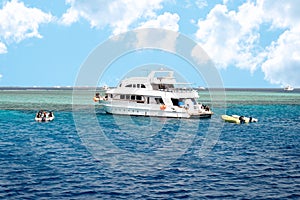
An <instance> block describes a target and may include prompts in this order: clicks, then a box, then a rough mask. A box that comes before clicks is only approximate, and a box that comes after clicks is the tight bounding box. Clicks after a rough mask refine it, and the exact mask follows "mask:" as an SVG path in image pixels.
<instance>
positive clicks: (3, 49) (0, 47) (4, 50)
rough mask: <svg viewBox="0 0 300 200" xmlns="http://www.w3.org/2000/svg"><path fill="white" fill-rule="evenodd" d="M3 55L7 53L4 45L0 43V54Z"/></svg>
mask: <svg viewBox="0 0 300 200" xmlns="http://www.w3.org/2000/svg"><path fill="white" fill-rule="evenodd" d="M4 53H7V47H6V46H5V44H3V43H2V42H0V54H4Z"/></svg>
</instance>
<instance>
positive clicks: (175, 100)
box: [171, 98, 179, 106]
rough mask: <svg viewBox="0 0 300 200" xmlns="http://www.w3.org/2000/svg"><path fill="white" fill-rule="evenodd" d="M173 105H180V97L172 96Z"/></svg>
mask: <svg viewBox="0 0 300 200" xmlns="http://www.w3.org/2000/svg"><path fill="white" fill-rule="evenodd" d="M171 100H172V103H173V106H179V99H173V98H171Z"/></svg>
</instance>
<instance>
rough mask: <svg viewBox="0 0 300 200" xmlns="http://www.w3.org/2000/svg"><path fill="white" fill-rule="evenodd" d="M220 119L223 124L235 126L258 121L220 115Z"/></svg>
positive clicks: (237, 116) (250, 118)
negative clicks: (233, 124) (227, 123)
mask: <svg viewBox="0 0 300 200" xmlns="http://www.w3.org/2000/svg"><path fill="white" fill-rule="evenodd" d="M221 117H222V119H223V120H224V121H225V122H229V123H235V124H243V123H251V122H257V121H258V120H257V119H256V118H253V117H244V116H239V115H231V116H229V115H222V116H221Z"/></svg>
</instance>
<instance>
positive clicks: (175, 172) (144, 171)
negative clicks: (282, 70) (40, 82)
mask: <svg viewBox="0 0 300 200" xmlns="http://www.w3.org/2000/svg"><path fill="white" fill-rule="evenodd" d="M200 97H201V98H202V99H201V101H203V102H207V103H208V104H209V102H210V100H209V97H210V95H209V94H208V93H207V92H205V91H204V92H202V93H201V92H200ZM85 98H88V99H90V103H88V104H89V105H87V104H86V103H84V100H83V104H82V105H81V106H77V107H75V109H74V106H73V105H72V91H71V90H49V91H46V90H1V91H0V199H14V200H15V199H300V137H299V136H300V93H299V92H297V91H293V92H283V91H255V90H250V91H247V90H240V91H227V92H226V100H227V108H226V113H227V114H239V115H245V116H253V117H255V118H258V120H259V121H258V122H257V123H251V124H241V125H237V124H230V123H225V122H223V121H222V120H221V117H220V114H225V113H220V112H221V111H222V112H223V110H222V109H221V108H219V107H218V106H215V107H213V108H212V109H213V111H215V113H216V114H215V115H214V116H213V117H212V118H211V119H204V120H197V119H170V118H166V119H165V118H155V117H151V118H150V117H133V116H115V115H107V114H105V113H103V111H102V110H101V108H100V107H98V106H97V105H96V106H95V105H94V103H93V101H92V96H88V95H85V96H84V94H83V99H85ZM39 109H47V110H52V111H54V114H55V120H54V121H52V122H47V123H39V122H35V121H34V116H35V113H36V112H37V111H38V110H39ZM90 110H92V111H93V112H90Z"/></svg>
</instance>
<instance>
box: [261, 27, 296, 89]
mask: <svg viewBox="0 0 300 200" xmlns="http://www.w3.org/2000/svg"><path fill="white" fill-rule="evenodd" d="M299 35H300V30H297V29H292V30H288V31H285V32H284V33H283V34H282V35H281V36H280V37H279V39H278V40H277V41H276V42H274V43H273V44H272V45H271V47H269V49H268V50H269V54H268V59H267V60H266V61H265V62H264V63H263V64H262V70H263V72H264V73H265V78H266V80H268V81H270V82H271V83H273V84H281V85H283V86H285V85H293V86H294V87H300V80H299V75H300V37H299Z"/></svg>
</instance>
